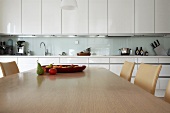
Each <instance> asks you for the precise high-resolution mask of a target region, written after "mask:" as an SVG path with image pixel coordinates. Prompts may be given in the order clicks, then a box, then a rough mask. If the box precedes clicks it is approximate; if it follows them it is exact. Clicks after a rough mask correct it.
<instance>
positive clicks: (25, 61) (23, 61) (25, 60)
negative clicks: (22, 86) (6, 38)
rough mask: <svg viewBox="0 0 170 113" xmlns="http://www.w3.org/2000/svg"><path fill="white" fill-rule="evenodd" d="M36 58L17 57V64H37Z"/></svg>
mask: <svg viewBox="0 0 170 113" xmlns="http://www.w3.org/2000/svg"><path fill="white" fill-rule="evenodd" d="M37 60H38V58H18V64H22V65H23V64H37Z"/></svg>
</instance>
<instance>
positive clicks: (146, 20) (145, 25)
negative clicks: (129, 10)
mask: <svg viewBox="0 0 170 113" xmlns="http://www.w3.org/2000/svg"><path fill="white" fill-rule="evenodd" d="M154 7H155V6H154V0H135V33H154V32H155V31H154V27H155V26H154V24H155V22H154V18H155V15H154V13H155V12H154Z"/></svg>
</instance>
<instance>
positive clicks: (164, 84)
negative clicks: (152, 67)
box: [159, 78, 170, 89]
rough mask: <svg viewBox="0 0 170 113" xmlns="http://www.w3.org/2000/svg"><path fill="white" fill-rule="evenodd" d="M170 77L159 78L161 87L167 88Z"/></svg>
mask: <svg viewBox="0 0 170 113" xmlns="http://www.w3.org/2000/svg"><path fill="white" fill-rule="evenodd" d="M169 80H170V78H159V81H160V89H166V87H167V85H168V82H169Z"/></svg>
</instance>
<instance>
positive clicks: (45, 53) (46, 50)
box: [40, 42, 48, 56]
mask: <svg viewBox="0 0 170 113" xmlns="http://www.w3.org/2000/svg"><path fill="white" fill-rule="evenodd" d="M42 44H43V45H44V48H45V52H44V56H46V55H48V49H46V46H45V43H44V42H41V43H40V48H41V45H42Z"/></svg>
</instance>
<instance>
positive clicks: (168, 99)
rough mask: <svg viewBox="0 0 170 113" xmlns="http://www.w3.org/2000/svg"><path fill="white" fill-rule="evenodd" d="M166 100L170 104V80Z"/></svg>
mask: <svg viewBox="0 0 170 113" xmlns="http://www.w3.org/2000/svg"><path fill="white" fill-rule="evenodd" d="M164 100H165V101H166V102H168V103H170V80H169V82H168V86H167V88H166V92H165V97H164Z"/></svg>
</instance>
